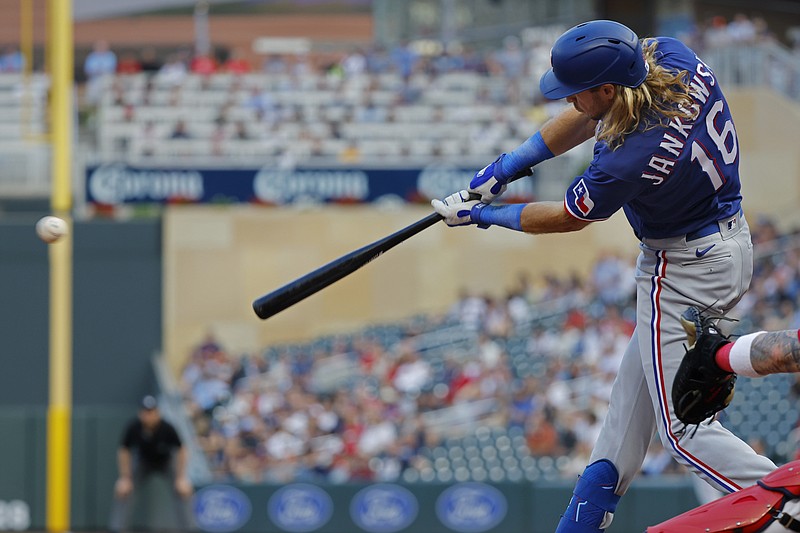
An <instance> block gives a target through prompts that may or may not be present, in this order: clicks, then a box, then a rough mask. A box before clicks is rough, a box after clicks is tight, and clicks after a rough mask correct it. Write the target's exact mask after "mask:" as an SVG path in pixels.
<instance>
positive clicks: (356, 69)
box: [341, 48, 367, 78]
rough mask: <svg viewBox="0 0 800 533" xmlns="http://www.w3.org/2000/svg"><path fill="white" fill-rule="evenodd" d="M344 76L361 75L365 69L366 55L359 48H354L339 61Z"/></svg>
mask: <svg viewBox="0 0 800 533" xmlns="http://www.w3.org/2000/svg"><path fill="white" fill-rule="evenodd" d="M341 67H342V71H343V72H344V76H345V78H354V77H356V76H361V75H362V74H364V73H365V72H366V71H367V57H366V56H365V55H364V53H363V52H362V51H361V49H360V48H354V49H353V50H351V51H350V53H349V54H347V55H346V56H344V58H342V61H341Z"/></svg>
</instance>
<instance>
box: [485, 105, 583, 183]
mask: <svg viewBox="0 0 800 533" xmlns="http://www.w3.org/2000/svg"><path fill="white" fill-rule="evenodd" d="M596 125H597V122H595V121H594V120H591V119H590V118H589V117H587V116H586V115H584V114H582V113H578V112H577V111H575V109H573V108H566V109H564V111H562V112H561V113H559V114H558V115H557V116H555V117H553V118H552V119H550V120H549V121H547V122H546V123H545V124H544V125H543V126H542V128H541V129H540V130H539V131H537V132H536V133H535V134H533V135H532V136H531V137H530V138H529V139H527V140H526V141H525V142H523V143H522V144H521V145H519V146H518V147H517V148H516V149H514V150H512V151H511V152H509V153H507V154H504V155H505V158H504V159H503V160H502V162H501V163H500V165H501V167H502V172H503V173H504V174H505V175H506V176H512V175H514V174H518V173H520V172H523V171H524V170H525V169H529V168H531V167H535V166H536V165H538V164H539V163H541V162H542V161H546V160H547V159H550V158H552V157H555V156H557V155H561V154H563V153H564V152H567V151H568V150H571V149H572V148H574V147H576V146H578V145H579V144H581V143H582V142H584V141H586V140H587V139H589V138H591V137H592V136H593V135H594V128H595V126H596ZM496 163H497V162H496Z"/></svg>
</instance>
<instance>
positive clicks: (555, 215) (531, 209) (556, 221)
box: [521, 202, 590, 234]
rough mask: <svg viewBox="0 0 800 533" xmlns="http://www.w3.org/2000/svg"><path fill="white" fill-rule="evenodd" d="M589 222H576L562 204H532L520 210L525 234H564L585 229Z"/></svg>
mask: <svg viewBox="0 0 800 533" xmlns="http://www.w3.org/2000/svg"><path fill="white" fill-rule="evenodd" d="M588 224H590V223H589V222H586V221H584V220H578V219H577V218H575V217H573V216H572V215H570V214H569V213H567V211H566V209H564V204H563V203H562V202H534V203H531V204H528V205H526V206H525V208H524V209H523V210H522V216H521V226H522V228H521V229H522V231H524V232H525V233H533V234H540V233H565V232H569V231H578V230H581V229H583V228H585V227H586V226H587V225H588Z"/></svg>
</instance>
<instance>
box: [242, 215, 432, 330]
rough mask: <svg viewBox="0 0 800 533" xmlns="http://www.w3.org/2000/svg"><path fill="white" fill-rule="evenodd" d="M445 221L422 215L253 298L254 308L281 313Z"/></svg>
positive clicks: (261, 315)
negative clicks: (412, 221) (389, 233)
mask: <svg viewBox="0 0 800 533" xmlns="http://www.w3.org/2000/svg"><path fill="white" fill-rule="evenodd" d="M440 220H442V217H441V216H440V215H439V214H437V213H431V214H430V215H428V216H426V217H425V218H422V219H420V220H418V221H416V222H414V223H413V224H411V225H409V226H406V227H405V228H403V229H401V230H399V231H396V232H395V233H392V234H391V235H389V236H387V237H384V238H383V239H380V240H378V241H375V242H373V243H371V244H368V245H366V246H364V247H362V248H359V249H358V250H355V251H353V252H350V253H349V254H347V255H344V256H342V257H340V258H338V259H334V260H333V261H331V262H330V263H328V264H326V265H323V266H321V267H320V268H318V269H316V270H314V271H313V272H309V273H308V274H306V275H304V276H301V277H299V278H297V279H296V280H294V281H291V282H289V283H287V284H286V285H283V286H282V287H279V288H277V289H275V290H274V291H272V292H270V293H267V294H265V295H263V296H261V297H259V298H257V299H256V300H254V301H253V311H255V313H256V315H257V316H258V317H259V318H260V319H262V320H266V319H267V318H269V317H271V316H273V315H275V314H277V313H280V312H281V311H283V310H284V309H286V308H288V307H291V306H293V305H294V304H296V303H298V302H300V301H302V300H305V299H306V298H308V297H309V296H311V295H312V294H314V293H317V292H319V291H321V290H322V289H324V288H325V287H327V286H328V285H331V284H333V283H335V282H337V281H339V280H340V279H342V278H343V277H345V276H347V275H349V274H352V273H353V272H355V271H356V270H358V269H359V268H361V267H363V266H364V265H366V264H367V263H369V262H370V261H372V260H373V259H376V258H377V257H378V256H380V255H381V254H382V253H384V252H386V251H387V250H390V249H391V248H394V247H395V246H397V245H398V244H400V243H401V242H403V241H405V240H406V239H408V238H409V237H412V236H413V235H416V234H417V233H419V232H421V231H422V230H424V229H426V228H428V227H430V226H432V225H434V224H435V223H437V222H439V221H440Z"/></svg>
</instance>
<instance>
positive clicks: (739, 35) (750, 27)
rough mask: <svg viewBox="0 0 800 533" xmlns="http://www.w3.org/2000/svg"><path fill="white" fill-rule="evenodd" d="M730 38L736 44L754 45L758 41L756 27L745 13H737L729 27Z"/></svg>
mask: <svg viewBox="0 0 800 533" xmlns="http://www.w3.org/2000/svg"><path fill="white" fill-rule="evenodd" d="M727 31H728V36H729V37H730V40H731V42H732V43H734V44H752V43H754V42H755V41H756V38H757V34H756V25H755V24H754V23H753V21H752V20H750V19H749V18H748V17H747V15H745V14H744V13H736V15H734V17H733V20H732V21H731V22H730V24H728V27H727Z"/></svg>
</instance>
